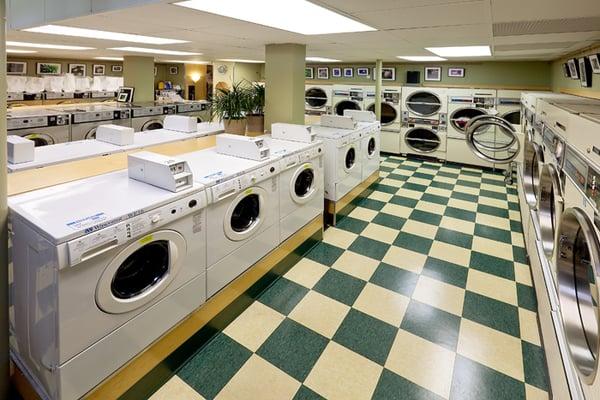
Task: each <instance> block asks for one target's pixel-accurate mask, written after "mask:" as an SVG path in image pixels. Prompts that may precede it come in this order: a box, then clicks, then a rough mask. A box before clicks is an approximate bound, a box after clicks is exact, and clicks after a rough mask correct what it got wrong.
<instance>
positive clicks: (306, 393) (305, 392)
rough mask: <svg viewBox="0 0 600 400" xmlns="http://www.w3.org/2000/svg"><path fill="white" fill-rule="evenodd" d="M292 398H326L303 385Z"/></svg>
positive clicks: (301, 399)
mask: <svg viewBox="0 0 600 400" xmlns="http://www.w3.org/2000/svg"><path fill="white" fill-rule="evenodd" d="M292 400H325V398H323V397H321V396H319V395H318V394H317V393H315V392H313V391H312V390H310V389H309V388H307V387H306V386H304V385H302V386H300V389H298V391H297V392H296V395H295V396H294V398H293V399H292Z"/></svg>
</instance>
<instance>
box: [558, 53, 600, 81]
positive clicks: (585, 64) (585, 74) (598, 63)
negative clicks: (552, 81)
mask: <svg viewBox="0 0 600 400" xmlns="http://www.w3.org/2000/svg"><path fill="white" fill-rule="evenodd" d="M562 68H563V73H564V75H565V77H566V78H571V79H578V80H579V81H580V82H581V86H582V87H591V86H592V73H594V74H600V54H592V55H590V56H587V57H581V58H571V59H569V60H567V62H566V63H564V64H563V65H562Z"/></svg>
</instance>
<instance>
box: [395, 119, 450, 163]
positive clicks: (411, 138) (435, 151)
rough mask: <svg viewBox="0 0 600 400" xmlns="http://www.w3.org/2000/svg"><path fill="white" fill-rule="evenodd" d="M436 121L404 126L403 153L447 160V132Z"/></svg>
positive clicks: (401, 135)
mask: <svg viewBox="0 0 600 400" xmlns="http://www.w3.org/2000/svg"><path fill="white" fill-rule="evenodd" d="M434 122H435V121H429V120H421V121H417V122H416V123H410V124H408V125H407V126H403V127H402V130H401V131H400V137H401V140H402V142H401V149H400V151H401V153H402V154H412V155H417V156H425V157H432V158H437V159H438V160H442V161H443V160H445V159H446V132H445V131H444V130H441V129H440V127H439V125H436V124H435V123H434Z"/></svg>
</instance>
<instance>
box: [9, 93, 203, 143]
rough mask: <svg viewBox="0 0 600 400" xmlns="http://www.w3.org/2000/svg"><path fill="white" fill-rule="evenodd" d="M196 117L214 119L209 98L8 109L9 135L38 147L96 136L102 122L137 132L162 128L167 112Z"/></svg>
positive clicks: (201, 119)
mask: <svg viewBox="0 0 600 400" xmlns="http://www.w3.org/2000/svg"><path fill="white" fill-rule="evenodd" d="M172 114H180V115H188V116H195V117H197V118H198V122H209V121H210V106H209V102H208V101H203V100H199V101H183V102H179V103H169V104H165V103H159V102H151V103H136V104H129V103H118V102H104V103H98V104H73V105H68V106H64V105H63V106H60V105H59V106H46V107H17V108H11V109H9V110H8V111H7V129H8V134H9V135H18V136H21V137H25V138H27V139H30V140H33V141H34V143H35V145H36V146H46V145H50V144H56V143H65V142H69V141H76V140H84V139H93V138H95V137H96V129H97V128H98V126H100V125H105V124H114V125H122V126H128V127H132V128H133V129H134V130H135V131H136V132H141V131H148V130H153V129H162V128H163V120H164V118H165V116H166V115H172Z"/></svg>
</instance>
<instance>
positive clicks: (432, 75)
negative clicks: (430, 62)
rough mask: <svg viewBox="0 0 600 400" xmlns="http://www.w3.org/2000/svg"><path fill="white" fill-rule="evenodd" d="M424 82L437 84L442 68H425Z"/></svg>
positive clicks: (440, 77) (440, 78)
mask: <svg viewBox="0 0 600 400" xmlns="http://www.w3.org/2000/svg"><path fill="white" fill-rule="evenodd" d="M425 80H426V81H437V82H439V81H441V80H442V67H425Z"/></svg>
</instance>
